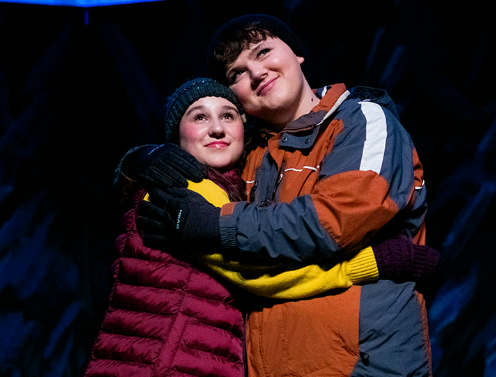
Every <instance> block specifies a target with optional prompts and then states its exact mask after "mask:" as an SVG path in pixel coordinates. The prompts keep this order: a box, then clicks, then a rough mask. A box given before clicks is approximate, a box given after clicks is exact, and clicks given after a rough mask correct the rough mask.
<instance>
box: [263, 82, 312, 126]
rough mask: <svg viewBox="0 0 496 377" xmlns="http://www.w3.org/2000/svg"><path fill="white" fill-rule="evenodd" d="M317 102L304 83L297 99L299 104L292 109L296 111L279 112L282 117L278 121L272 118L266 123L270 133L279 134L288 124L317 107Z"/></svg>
mask: <svg viewBox="0 0 496 377" xmlns="http://www.w3.org/2000/svg"><path fill="white" fill-rule="evenodd" d="M319 102H320V99H319V98H318V97H317V96H316V95H315V93H314V92H313V90H312V89H311V88H310V86H309V85H308V83H306V85H305V88H304V90H303V93H302V95H301V96H300V97H299V102H298V103H297V104H295V105H293V109H294V108H295V109H296V111H294V112H291V111H284V112H281V113H282V114H281V115H282V116H281V117H280V119H275V118H274V119H273V120H272V121H269V122H268V126H269V128H270V129H271V130H272V131H275V132H281V131H282V130H284V128H285V127H286V126H287V125H288V124H289V123H291V122H293V121H294V120H296V119H298V118H299V117H301V116H302V115H305V114H308V113H309V112H310V111H312V109H313V108H314V107H315V106H317V105H318V104H319Z"/></svg>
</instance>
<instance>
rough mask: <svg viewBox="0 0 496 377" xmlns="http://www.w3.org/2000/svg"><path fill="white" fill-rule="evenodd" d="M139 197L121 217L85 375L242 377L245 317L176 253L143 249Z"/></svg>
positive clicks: (139, 194)
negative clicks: (103, 305) (106, 291)
mask: <svg viewBox="0 0 496 377" xmlns="http://www.w3.org/2000/svg"><path fill="white" fill-rule="evenodd" d="M144 195H145V191H144V190H139V191H138V192H137V193H136V195H135V196H134V198H133V207H132V208H131V209H130V210H129V211H128V212H127V213H126V214H125V215H124V217H123V226H124V227H125V233H124V234H122V235H121V236H119V237H118V239H117V240H116V247H117V249H118V251H119V253H120V258H119V259H117V261H116V262H115V263H114V279H115V283H114V286H113V289H112V293H111V296H110V302H109V307H108V309H107V312H106V314H105V318H104V320H103V323H102V326H101V329H100V332H99V334H98V337H97V340H96V342H95V344H94V347H93V350H92V355H91V360H90V361H89V363H88V365H87V367H86V371H85V374H84V376H85V377H94V376H119V377H120V376H122V377H124V376H134V377H159V376H183V377H185V376H188V377H191V376H212V377H213V376H215V377H222V376H224V377H237V376H239V377H241V376H244V365H243V348H244V322H243V315H242V313H241V311H240V310H239V309H238V307H237V306H236V303H235V300H234V298H233V296H232V294H231V293H230V292H229V290H228V289H227V288H226V287H225V286H223V285H222V284H221V283H220V282H219V281H217V280H215V279H214V278H213V277H212V276H210V275H209V274H208V273H206V272H204V271H202V270H200V269H199V268H197V267H195V266H193V265H192V264H190V263H188V262H186V261H184V260H180V259H178V258H176V257H175V256H173V255H172V253H173V252H180V249H176V250H173V251H171V252H170V253H166V252H163V251H161V250H156V249H151V248H148V247H146V246H144V245H143V242H142V238H141V236H140V235H139V233H138V231H137V229H136V214H137V206H138V203H139V201H140V200H142V199H143V197H144ZM171 249H173V247H171ZM181 257H182V256H181Z"/></svg>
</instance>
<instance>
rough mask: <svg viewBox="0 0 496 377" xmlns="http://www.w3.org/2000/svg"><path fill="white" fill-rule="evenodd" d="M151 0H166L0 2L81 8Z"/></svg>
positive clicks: (1, 0) (39, 0)
mask: <svg viewBox="0 0 496 377" xmlns="http://www.w3.org/2000/svg"><path fill="white" fill-rule="evenodd" d="M150 1H164V0H16V1H3V0H0V2H4V3H20V4H39V5H55V6H66V7H81V8H91V7H100V6H107V5H123V4H133V3H145V2H150Z"/></svg>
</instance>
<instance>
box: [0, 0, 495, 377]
mask: <svg viewBox="0 0 496 377" xmlns="http://www.w3.org/2000/svg"><path fill="white" fill-rule="evenodd" d="M256 12H259V13H267V14H271V15H274V16H277V17H279V18H281V19H282V20H284V21H286V22H287V23H289V24H290V25H291V27H292V28H293V30H294V31H295V32H296V34H297V35H299V36H300V38H301V39H302V41H303V42H304V43H305V44H306V46H307V47H308V49H309V51H310V74H309V77H308V78H309V82H310V84H311V86H312V87H319V86H323V85H325V84H331V83H336V82H344V83H345V84H346V85H347V86H348V87H352V86H355V85H369V86H374V87H381V88H384V89H386V90H387V91H388V92H389V94H390V95H391V96H392V98H393V99H394V100H395V101H396V102H397V105H398V109H399V112H400V116H401V120H402V123H403V124H404V126H405V128H406V129H407V130H408V131H409V132H410V134H411V135H412V138H413V140H414V142H415V144H416V147H417V149H418V152H419V155H420V158H421V160H422V163H423V165H424V168H425V179H426V185H427V188H428V192H429V194H428V198H429V206H430V210H429V215H428V218H427V229H428V243H429V244H430V245H431V246H433V247H435V248H437V249H438V250H440V251H441V252H442V254H443V258H444V259H443V261H444V264H443V270H442V272H441V274H440V277H439V279H438V280H437V281H434V282H432V284H431V285H430V286H429V287H428V289H427V291H426V298H427V300H428V306H429V316H430V332H431V341H432V347H433V362H434V368H435V375H436V376H446V377H451V376H495V375H496V316H495V313H496V310H495V306H496V293H495V289H494V288H495V282H496V278H495V275H496V256H495V255H496V253H495V250H494V249H495V247H494V241H493V240H492V238H491V237H492V236H493V235H494V234H495V231H496V226H495V197H494V194H495V191H496V179H495V170H496V169H495V161H496V159H495V143H496V122H495V119H496V95H495V91H494V86H495V80H496V75H495V72H494V70H495V67H496V59H495V38H496V21H495V20H496V4H495V3H494V2H493V1H480V0H475V1H468V2H452V1H444V0H441V1H428V0H425V1H413V0H398V1H385V0H383V1H353V0H351V1H329V0H327V1H324V0H322V1H319V0H305V1H298V0H292V1H291V0H286V1H270V2H269V1H267V0H264V1H249V2H248V1H246V2H242V1H213V0H211V1H200V0H196V1H195V0H169V1H160V2H151V3H140V4H129V5H116V6H107V7H94V8H88V9H83V8H75V7H54V6H42V5H27V4H9V3H1V4H0V375H1V376H12V377H18V376H19V377H20V376H22V377H24V376H28V377H31V376H33V377H39V376H77V375H78V373H79V369H80V367H81V365H82V363H83V362H84V361H85V360H86V359H87V357H88V355H89V351H90V348H91V345H92V342H93V339H94V336H95V334H96V333H97V331H98V326H99V323H100V321H101V319H102V315H103V312H104V310H105V308H106V304H107V297H108V294H109V290H110V284H111V279H110V276H109V271H110V264H111V261H112V260H113V259H114V258H115V257H116V255H115V254H114V250H113V240H114V238H115V236H116V235H117V230H118V228H117V227H118V223H119V217H120V210H119V206H118V203H117V198H116V195H115V192H114V190H113V188H112V178H113V170H114V168H115V166H116V165H117V163H118V161H119V159H120V158H121V156H122V155H123V154H124V153H125V152H126V151H127V150H128V149H129V148H131V147H133V146H136V145H139V144H143V143H154V142H161V141H162V138H163V134H162V126H161V123H162V115H163V114H162V108H163V104H164V101H165V98H166V97H167V95H169V94H171V92H172V91H173V90H174V89H175V88H176V87H177V86H179V85H180V84H182V83H183V82H184V81H185V80H187V79H191V78H193V77H195V76H198V75H206V70H205V56H206V50H207V46H208V42H209V40H210V37H211V36H212V34H213V32H214V31H215V30H216V29H217V27H218V26H220V25H221V24H222V23H224V22H225V21H227V20H228V19H230V18H232V17H234V16H238V15H241V14H246V13H256Z"/></svg>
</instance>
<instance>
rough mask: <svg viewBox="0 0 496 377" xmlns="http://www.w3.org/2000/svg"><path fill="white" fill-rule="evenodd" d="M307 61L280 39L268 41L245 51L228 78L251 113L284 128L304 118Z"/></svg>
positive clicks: (229, 70)
mask: <svg viewBox="0 0 496 377" xmlns="http://www.w3.org/2000/svg"><path fill="white" fill-rule="evenodd" d="M303 61H304V59H303V58H302V57H299V56H296V55H295V54H294V52H293V50H291V48H290V47H289V46H288V45H287V44H286V43H284V42H283V41H282V40H280V39H279V38H267V39H266V40H265V41H261V42H259V43H256V44H252V45H250V46H249V47H248V48H246V49H245V50H243V51H242V52H241V54H240V55H239V56H238V58H237V59H236V60H235V61H234V63H233V64H231V65H230V66H228V67H227V72H226V77H227V79H228V82H229V85H230V87H231V89H232V90H233V91H234V93H235V94H236V95H237V96H238V98H239V100H240V102H241V104H242V105H243V107H244V109H245V111H246V112H247V113H249V114H251V115H253V116H255V117H257V118H260V119H263V120H265V121H267V122H269V123H271V124H273V125H274V126H277V125H281V126H282V127H284V126H285V125H286V124H287V123H289V122H290V121H292V120H294V119H295V118H296V117H298V116H300V115H302V114H301V113H299V110H300V105H301V98H302V94H303V88H304V83H305V82H306V80H305V77H304V75H303V72H302V71H301V67H300V65H301V64H302V63H303Z"/></svg>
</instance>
